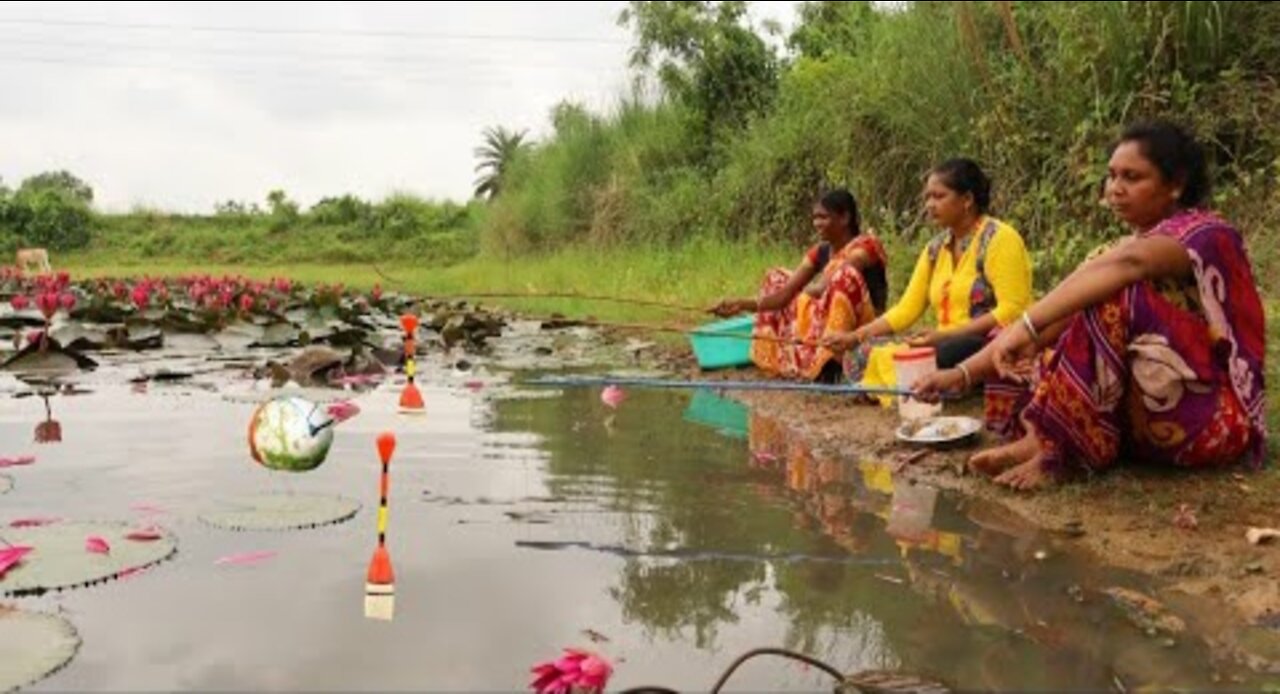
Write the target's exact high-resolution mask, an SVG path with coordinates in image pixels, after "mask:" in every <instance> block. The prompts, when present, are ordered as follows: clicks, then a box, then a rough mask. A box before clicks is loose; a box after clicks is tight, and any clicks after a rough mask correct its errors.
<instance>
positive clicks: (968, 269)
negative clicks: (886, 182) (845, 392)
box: [828, 159, 1031, 386]
mask: <svg viewBox="0 0 1280 694" xmlns="http://www.w3.org/2000/svg"><path fill="white" fill-rule="evenodd" d="M924 193H925V209H926V211H927V212H928V213H929V216H930V218H931V219H933V221H934V223H936V224H937V225H938V226H940V227H942V228H943V229H945V231H944V232H943V233H941V234H939V235H938V236H937V237H935V238H934V239H933V240H932V241H930V242H929V244H928V246H926V247H925V248H924V249H923V250H922V251H921V252H920V259H919V260H918V261H917V262H916V268H915V271H914V272H913V273H912V275H911V281H910V283H909V284H908V285H907V288H906V291H905V292H904V293H903V295H902V298H901V299H900V300H899V301H898V303H897V304H896V305H895V306H893V307H892V308H890V309H889V310H888V311H886V312H885V314H884V315H883V316H881V317H880V318H878V319H876V320H875V321H873V322H871V323H869V324H867V325H864V326H862V327H860V328H858V329H857V330H854V331H852V332H847V333H843V334H841V335H837V336H834V337H832V338H830V339H829V342H828V344H829V347H830V348H831V349H833V350H836V351H846V352H848V355H847V357H846V360H845V373H846V375H847V376H848V378H849V380H850V381H852V382H854V383H859V382H860V383H863V384H865V385H869V386H870V385H886V384H888V385H891V384H893V383H894V382H895V381H896V377H895V375H894V371H893V354H894V353H895V352H896V351H898V350H900V349H902V348H903V345H901V344H896V343H893V342H891V341H890V340H888V339H886V338H888V337H889V336H890V335H898V334H901V333H903V332H905V331H907V330H908V329H909V328H911V327H912V326H913V325H915V324H916V322H917V321H919V320H920V318H921V317H922V316H923V315H924V312H925V309H926V307H928V308H932V309H933V314H934V318H935V326H936V327H934V328H933V329H926V330H922V331H917V332H916V333H915V334H914V335H912V336H911V337H909V338H907V340H906V344H907V345H909V346H911V347H933V348H934V349H935V350H936V353H937V361H938V368H941V369H947V368H951V367H953V366H955V365H956V364H958V363H960V362H961V361H964V360H965V359H967V358H969V357H970V356H972V355H974V354H976V353H977V352H978V351H979V350H981V349H982V347H983V346H984V345H985V344H986V343H987V340H988V338H989V337H990V336H991V335H992V334H994V333H995V332H996V331H997V329H999V328H1002V327H1004V326H1006V325H1008V324H1009V323H1011V322H1012V321H1014V320H1015V319H1017V318H1018V316H1020V315H1022V312H1023V311H1024V310H1026V308H1027V306H1028V305H1030V303H1031V256H1030V254H1029V253H1027V248H1026V245H1025V244H1024V243H1023V240H1022V236H1021V235H1020V234H1019V233H1018V231H1017V230H1016V229H1014V228H1013V227H1011V226H1009V225H1008V224H1007V223H1005V222H1003V221H1001V220H999V219H996V218H995V217H992V216H991V215H990V214H989V208H990V204H991V181H990V179H988V178H987V176H986V174H985V173H983V171H982V169H981V168H980V167H979V166H978V165H977V164H976V163H975V162H973V161H971V160H969V159H952V160H950V161H947V162H945V163H943V164H942V165H940V166H938V167H937V168H935V169H934V170H933V171H932V172H931V173H930V174H929V178H928V181H927V182H926V184H925V191H924Z"/></svg>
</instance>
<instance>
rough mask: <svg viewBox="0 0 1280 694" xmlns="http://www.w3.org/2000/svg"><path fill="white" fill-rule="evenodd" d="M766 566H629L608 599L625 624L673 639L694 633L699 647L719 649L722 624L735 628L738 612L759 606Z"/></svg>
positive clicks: (691, 563) (635, 563)
mask: <svg viewBox="0 0 1280 694" xmlns="http://www.w3.org/2000/svg"><path fill="white" fill-rule="evenodd" d="M764 579H765V566H764V564H763V563H758V562H741V561H666V560H662V561H659V562H654V561H649V560H644V559H638V560H631V561H628V562H627V565H626V567H624V568H623V570H622V575H621V577H620V580H619V582H618V586H617V587H614V588H611V589H610V590H609V594H610V595H611V596H612V597H613V598H614V599H615V600H617V601H618V604H619V605H621V607H622V615H623V617H624V618H625V619H626V620H627V621H639V622H642V623H643V624H644V625H645V627H646V629H647V630H648V631H649V632H650V634H651V635H652V634H654V633H657V634H661V635H662V636H664V637H666V638H673V637H675V636H676V635H677V634H678V632H680V631H682V630H684V629H692V630H693V637H694V643H695V644H696V645H697V647H698V648H709V647H711V646H713V645H714V644H715V639H716V635H717V633H718V629H719V627H720V626H721V625H722V624H736V623H737V622H738V610H739V609H741V608H742V607H743V606H746V605H756V604H759V601H760V593H761V588H762V587H763V584H764Z"/></svg>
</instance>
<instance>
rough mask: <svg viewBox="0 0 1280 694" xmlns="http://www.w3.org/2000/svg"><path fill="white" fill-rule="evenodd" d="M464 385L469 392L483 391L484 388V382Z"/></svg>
mask: <svg viewBox="0 0 1280 694" xmlns="http://www.w3.org/2000/svg"><path fill="white" fill-rule="evenodd" d="M463 385H464V386H466V387H467V390H472V391H475V390H481V389H483V388H484V381H467V382H466V383H464V384H463Z"/></svg>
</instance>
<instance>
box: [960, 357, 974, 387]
mask: <svg viewBox="0 0 1280 694" xmlns="http://www.w3.org/2000/svg"><path fill="white" fill-rule="evenodd" d="M956 368H957V369H960V373H961V374H964V389H965V390H969V389H970V388H972V387H973V376H971V375H970V374H969V367H967V366H965V365H964V364H963V363H961V364H956Z"/></svg>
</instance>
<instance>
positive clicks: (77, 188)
mask: <svg viewBox="0 0 1280 694" xmlns="http://www.w3.org/2000/svg"><path fill="white" fill-rule="evenodd" d="M43 190H53V191H58V192H60V193H64V194H66V195H68V196H70V197H72V198H74V199H76V200H79V201H81V202H83V203H84V204H85V205H92V204H93V188H92V187H90V186H89V184H88V183H85V182H84V181H82V180H81V179H79V178H77V177H76V176H74V175H72V174H71V172H69V171H47V172H45V173H41V174H36V175H35V176H32V177H30V178H28V179H26V180H25V181H23V182H22V186H21V187H20V188H19V189H18V191H19V192H30V193H34V192H36V191H43Z"/></svg>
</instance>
